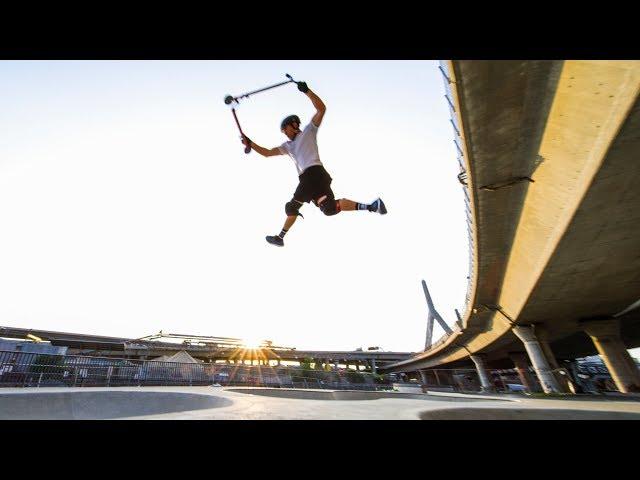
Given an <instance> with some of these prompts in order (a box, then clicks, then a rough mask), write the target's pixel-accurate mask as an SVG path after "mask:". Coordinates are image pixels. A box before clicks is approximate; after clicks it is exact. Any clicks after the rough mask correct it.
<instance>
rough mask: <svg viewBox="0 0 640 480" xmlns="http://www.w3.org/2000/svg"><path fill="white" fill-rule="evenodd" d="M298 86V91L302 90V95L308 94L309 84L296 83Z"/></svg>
mask: <svg viewBox="0 0 640 480" xmlns="http://www.w3.org/2000/svg"><path fill="white" fill-rule="evenodd" d="M296 83H297V84H298V90H300V91H301V92H302V93H307V92H308V91H309V87H307V84H306V83H305V82H296Z"/></svg>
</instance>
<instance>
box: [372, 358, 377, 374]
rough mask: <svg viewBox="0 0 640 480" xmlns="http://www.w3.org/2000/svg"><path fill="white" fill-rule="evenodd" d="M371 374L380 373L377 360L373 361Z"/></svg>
mask: <svg viewBox="0 0 640 480" xmlns="http://www.w3.org/2000/svg"><path fill="white" fill-rule="evenodd" d="M371 373H378V369H377V368H376V359H375V358H372V359H371Z"/></svg>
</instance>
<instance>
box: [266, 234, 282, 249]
mask: <svg viewBox="0 0 640 480" xmlns="http://www.w3.org/2000/svg"><path fill="white" fill-rule="evenodd" d="M266 239H267V242H269V243H270V244H271V245H275V246H277V247H284V239H282V238H280V237H279V236H277V235H275V236H273V237H272V236H267V237H266Z"/></svg>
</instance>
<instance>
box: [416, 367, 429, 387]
mask: <svg viewBox="0 0 640 480" xmlns="http://www.w3.org/2000/svg"><path fill="white" fill-rule="evenodd" d="M418 372H419V373H420V380H421V381H422V385H426V384H427V373H426V372H425V371H424V370H418Z"/></svg>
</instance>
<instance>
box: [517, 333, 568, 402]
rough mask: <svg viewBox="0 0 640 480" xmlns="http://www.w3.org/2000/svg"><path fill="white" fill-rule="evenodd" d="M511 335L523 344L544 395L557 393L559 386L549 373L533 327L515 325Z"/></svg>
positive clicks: (549, 370)
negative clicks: (514, 335)
mask: <svg viewBox="0 0 640 480" xmlns="http://www.w3.org/2000/svg"><path fill="white" fill-rule="evenodd" d="M513 333H515V334H516V336H517V337H518V338H519V339H520V340H521V341H522V343H524V348H525V349H526V350H527V354H528V355H529V360H531V365H533V369H534V370H535V372H536V375H537V377H538V381H539V382H540V385H542V390H544V393H559V392H560V391H561V389H560V386H559V385H558V382H557V381H556V377H555V376H554V375H553V372H552V371H551V366H550V365H549V362H548V361H547V358H546V357H545V355H544V351H543V350H542V346H541V345H540V342H539V341H538V339H537V338H536V336H535V334H534V333H533V325H517V326H515V327H513Z"/></svg>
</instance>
